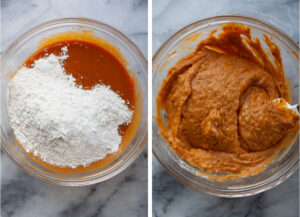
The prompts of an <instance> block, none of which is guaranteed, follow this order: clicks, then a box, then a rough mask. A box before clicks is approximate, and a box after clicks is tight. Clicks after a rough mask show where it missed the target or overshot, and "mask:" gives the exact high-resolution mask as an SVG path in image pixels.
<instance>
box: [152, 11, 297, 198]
mask: <svg viewBox="0 0 300 217" xmlns="http://www.w3.org/2000/svg"><path fill="white" fill-rule="evenodd" d="M231 19H237V20H231ZM210 21H214V22H220V21H228V22H242V21H246V22H250V23H253V22H255V23H256V24H257V25H260V26H267V27H268V28H269V29H271V30H272V31H274V34H276V35H279V36H280V37H281V38H282V40H283V41H287V42H289V43H290V44H291V45H292V46H293V47H294V48H295V49H296V51H297V55H298V56H299V45H298V44H297V43H296V42H295V41H294V40H293V39H292V38H291V37H290V36H289V35H287V34H286V33H284V32H283V31H282V30H280V29H279V28H277V27H275V26H274V25H272V24H270V23H268V22H265V21H262V20H260V19H257V18H254V17H251V16H245V15H241V14H223V15H217V16H212V17H207V18H204V19H200V20H198V21H195V22H193V23H191V24H188V25H186V26H184V27H182V28H180V29H179V30H178V31H176V32H175V33H173V34H172V35H171V36H170V37H169V38H168V39H167V40H165V42H164V43H162V45H161V46H160V47H159V48H158V49H157V50H156V51H155V54H154V56H153V58H152V63H153V66H154V65H155V62H156V61H157V59H158V58H159V57H160V53H161V52H162V51H163V50H164V49H165V48H168V47H169V46H170V45H171V44H172V43H173V42H174V41H175V40H177V39H178V35H181V34H183V33H187V32H189V31H191V30H193V29H194V27H199V26H201V25H209V22H210ZM298 59H299V58H298ZM299 62H300V60H299ZM154 78H155V74H154V73H152V83H153V80H154ZM154 97H155V96H154V95H153V92H152V100H153V98H154ZM154 106H155V105H154ZM152 109H153V108H152ZM153 118H155V117H154V116H153V115H152V119H153ZM153 127H154V124H152V130H153V131H154V129H153ZM297 134H299V133H297ZM295 138H297V135H296V136H295ZM296 142H297V141H296V140H295V141H294V143H296ZM158 143H159V142H158V141H157V139H156V138H155V136H154V134H152V144H153V147H152V153H153V154H154V156H155V157H156V159H157V160H158V162H159V163H160V164H161V165H162V166H163V167H164V168H165V169H166V170H167V171H168V173H169V174H171V175H172V176H173V177H174V178H175V179H176V180H178V181H179V182H181V183H182V184H184V185H186V186H188V187H190V188H192V189H194V190H196V191H199V192H202V193H206V194H209V195H213V196H217V197H226V198H238V197H245V196H251V195H255V194H259V193H262V192H264V191H267V190H269V189H271V188H273V187H275V186H277V185H279V184H280V183H282V182H283V181H284V180H286V179H287V178H289V177H290V176H291V175H292V174H293V173H294V172H295V171H296V170H297V169H298V167H299V151H298V157H297V159H295V160H294V162H292V164H291V165H289V167H287V169H286V170H284V171H283V173H282V174H281V176H278V177H273V176H272V179H270V180H268V182H266V183H263V184H262V185H259V186H258V187H256V188H255V186H254V188H253V186H252V187H251V188H250V189H246V190H243V189H242V190H240V189H238V190H234V191H232V192H229V191H228V190H223V189H215V188H208V187H207V186H205V185H199V181H198V180H197V181H194V182H191V181H190V180H189V179H188V178H189V177H188V178H187V177H185V176H183V175H182V172H181V171H180V172H179V171H176V169H174V166H169V165H168V164H169V162H167V161H168V160H166V159H161V158H160V157H159V153H158V152H160V150H159V149H160V147H159V145H158ZM174 154H175V155H177V154H176V153H174ZM175 166H178V165H175ZM179 167H180V166H179ZM195 182H197V183H198V184H195Z"/></svg>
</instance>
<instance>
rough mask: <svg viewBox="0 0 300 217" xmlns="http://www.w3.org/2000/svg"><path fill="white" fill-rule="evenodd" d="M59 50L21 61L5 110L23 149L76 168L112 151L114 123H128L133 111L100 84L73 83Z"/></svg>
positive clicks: (115, 147)
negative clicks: (25, 64)
mask: <svg viewBox="0 0 300 217" xmlns="http://www.w3.org/2000/svg"><path fill="white" fill-rule="evenodd" d="M66 58H68V55H67V47H64V48H63V49H62V55H61V56H55V55H53V54H50V55H49V56H47V57H45V58H41V59H38V60H36V61H35V63H34V65H33V67H32V68H27V67H22V68H21V69H19V70H18V72H17V73H16V75H15V76H14V77H13V78H12V79H11V81H10V83H9V87H8V88H9V89H8V95H7V99H8V114H9V118H10V124H11V126H12V128H13V129H14V133H15V135H16V137H17V139H18V140H19V142H20V143H21V145H23V147H24V148H25V150H26V151H27V152H31V153H33V154H34V155H35V156H39V157H40V158H41V159H42V160H44V161H46V162H48V163H50V164H54V165H57V166H61V167H72V168H75V167H77V166H80V165H84V166H86V165H88V164H90V163H92V162H94V161H97V160H100V159H103V158H104V157H105V156H106V155H107V154H109V153H113V152H116V151H117V150H118V148H119V144H120V143H121V136H120V135H119V133H118V127H119V126H120V125H122V124H124V123H127V124H128V123H129V122H130V121H131V118H132V111H130V110H129V108H128V106H127V105H126V103H125V101H124V100H123V99H121V97H120V96H119V95H118V94H116V93H115V92H113V91H112V90H111V89H110V88H109V87H107V86H104V85H98V86H95V87H94V88H93V89H92V90H83V89H82V88H81V87H78V86H76V84H75V79H74V78H73V76H71V75H67V74H66V73H65V70H64V68H63V61H64V60H65V59H66Z"/></svg>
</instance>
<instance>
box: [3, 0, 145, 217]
mask: <svg viewBox="0 0 300 217" xmlns="http://www.w3.org/2000/svg"><path fill="white" fill-rule="evenodd" d="M1 9H2V10H1V12H2V23H1V24H2V26H1V27H2V32H1V36H2V40H1V45H2V48H1V51H3V50H4V49H5V48H6V47H7V46H8V45H9V44H10V43H11V42H12V41H14V40H15V39H16V37H17V36H19V35H20V34H22V33H24V32H25V31H27V30H28V29H30V28H31V27H33V26H35V25H38V24H40V23H42V22H44V21H47V20H50V19H56V18H62V17H84V18H91V19H95V20H99V21H102V22H105V23H107V24H110V25H112V26H113V27H115V28H117V29H119V30H120V31H122V32H123V33H125V34H126V35H127V36H128V37H129V38H130V39H131V40H133V42H135V43H136V44H137V46H138V47H139V48H140V49H141V50H142V52H143V53H144V55H147V1H146V0H140V1H139V0H130V1H126V0H124V1H109V0H107V1H102V0H101V1H98V0H94V1H82V0H67V1H66V0H63V1H60V0H55V1H54V0H52V1H50V0H42V1H41V0H24V1H23V0H2V1H1ZM1 157H2V158H1V187H2V188H1V216H2V217H96V216H105V217H117V216H122V217H144V216H147V152H146V150H145V151H144V152H143V153H142V154H141V156H140V157H139V158H138V159H137V160H136V161H135V162H134V163H133V164H132V165H131V166H130V167H129V168H127V169H126V170H125V171H123V172H122V173H121V174H119V175H118V176H116V177H114V178H112V179H111V180H109V181H106V182H104V183H100V184H96V185H92V186H87V187H64V186H57V185H53V184H49V183H45V182H43V181H40V180H37V179H36V178H33V177H31V176H29V175H27V174H26V173H24V172H23V171H22V170H21V169H19V168H18V167H17V166H16V165H15V164H14V163H13V162H12V161H11V160H10V159H9V158H8V156H7V155H6V154H5V153H3V152H2V153H1Z"/></svg>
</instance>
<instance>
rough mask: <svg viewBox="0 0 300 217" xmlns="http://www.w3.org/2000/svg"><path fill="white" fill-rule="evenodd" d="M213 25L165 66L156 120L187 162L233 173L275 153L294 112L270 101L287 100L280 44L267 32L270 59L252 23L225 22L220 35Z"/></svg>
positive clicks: (250, 170) (260, 164)
mask: <svg viewBox="0 0 300 217" xmlns="http://www.w3.org/2000/svg"><path fill="white" fill-rule="evenodd" d="M214 33H215V32H212V34H211V36H210V37H209V38H208V39H207V40H205V41H203V42H201V43H200V44H199V46H198V48H197V49H196V50H195V51H194V52H193V53H191V54H189V55H187V56H186V57H184V58H182V59H181V60H180V61H179V62H178V63H177V64H176V65H175V66H174V67H172V68H171V69H170V70H169V72H168V75H167V77H166V79H165V80H164V82H163V85H162V88H161V90H160V92H159V95H158V98H157V106H158V111H160V110H161V109H164V110H165V112H166V114H167V125H168V127H166V126H164V125H163V121H162V117H161V115H158V117H157V120H158V123H159V125H160V127H161V132H162V135H163V136H164V137H165V138H166V139H167V140H168V142H169V144H170V145H171V147H172V148H173V149H174V151H175V152H176V153H177V154H179V155H180V156H181V157H182V158H184V159H185V160H187V161H188V162H189V163H191V164H193V165H195V166H198V167H200V168H202V169H204V170H208V171H211V172H215V173H224V172H230V173H235V174H236V176H235V178H237V177H244V176H249V175H253V174H256V173H258V172H260V171H261V170H262V169H263V168H265V166H266V165H267V164H269V163H270V162H271V161H272V158H273V157H274V155H275V154H276V153H278V151H279V150H280V149H281V148H282V147H283V145H282V141H283V139H284V138H285V137H286V136H287V135H288V134H289V133H290V132H291V131H295V129H296V128H297V127H298V119H299V118H298V115H297V114H296V113H294V112H292V111H290V110H288V109H287V108H285V107H282V106H278V105H277V104H276V103H274V102H273V101H272V100H274V99H276V98H279V97H282V98H285V99H286V100H287V101H288V100H289V90H288V85H287V82H286V80H285V77H284V73H283V70H282V68H283V67H282V64H281V58H280V52H279V53H278V48H277V47H274V46H275V45H274V44H272V42H271V41H270V40H268V38H267V37H266V36H265V41H266V42H267V43H268V45H270V48H271V50H272V49H273V51H274V52H272V54H273V57H274V59H275V60H276V62H275V64H272V63H271V62H270V61H269V60H268V59H267V58H264V57H266V56H267V55H266V54H265V53H264V52H263V51H262V47H261V45H260V42H259V41H258V40H256V41H254V42H253V41H252V40H251V36H250V29H249V28H246V27H244V26H240V25H236V24H230V25H226V26H224V27H223V33H221V34H220V35H219V36H218V37H215V36H214ZM242 35H243V37H245V36H246V37H247V38H248V45H249V44H250V46H252V49H249V46H248V47H247V46H245V45H244V43H245V42H244V41H243V40H242ZM253 51H256V54H259V55H253ZM275 51H276V52H275ZM159 113H160V112H159ZM254 168H255V169H254Z"/></svg>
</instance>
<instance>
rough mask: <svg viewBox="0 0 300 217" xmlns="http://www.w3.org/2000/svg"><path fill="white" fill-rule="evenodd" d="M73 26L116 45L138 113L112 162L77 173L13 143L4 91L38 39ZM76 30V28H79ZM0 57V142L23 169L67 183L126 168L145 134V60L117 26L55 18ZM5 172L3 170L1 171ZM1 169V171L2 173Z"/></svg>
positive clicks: (101, 177) (90, 181) (88, 181)
mask: <svg viewBox="0 0 300 217" xmlns="http://www.w3.org/2000/svg"><path fill="white" fill-rule="evenodd" d="M76 29H79V30H80V31H81V30H88V31H92V32H93V33H94V34H95V35H96V36H98V37H100V38H102V39H104V40H106V41H108V42H109V43H110V44H112V45H114V46H115V47H117V48H119V50H120V53H121V54H122V56H124V57H125V59H126V60H127V65H126V67H127V68H128V69H129V71H130V73H133V77H135V78H136V79H134V80H135V82H136V86H139V88H136V91H137V93H136V96H137V104H139V106H140V108H141V117H140V119H139V122H138V123H137V126H138V127H137V129H136V133H135V136H134V137H133V138H132V139H131V142H130V144H129V145H128V147H127V148H126V150H125V151H124V152H123V153H122V154H121V155H120V156H119V157H118V158H117V159H115V160H114V161H113V162H111V163H110V164H108V165H106V166H105V167H103V168H97V169H96V170H93V171H90V172H81V173H77V174H64V173H61V172H54V171H53V170H50V169H48V168H46V167H44V166H42V165H41V164H38V163H37V162H36V161H34V160H33V159H32V158H30V157H29V156H28V154H26V153H24V151H23V150H22V149H21V148H20V146H19V145H17V142H16V140H15V137H14V132H13V130H12V129H11V127H10V124H9V121H8V114H7V105H6V92H7V84H8V82H9V79H10V78H11V75H12V74H13V73H14V72H16V70H17V69H18V68H19V67H20V66H21V65H22V64H23V63H24V62H25V60H26V59H27V58H28V57H29V56H30V55H31V54H33V53H34V52H35V51H36V50H37V49H38V47H39V43H40V41H41V40H42V39H44V38H47V37H49V36H52V35H54V34H59V33H63V32H67V31H76ZM79 30H78V31H79ZM1 58H2V60H1V143H2V148H3V150H4V151H5V152H6V153H7V154H8V155H9V156H10V158H11V159H12V160H13V161H14V162H15V163H17V165H19V166H20V167H21V168H22V169H23V170H24V171H26V172H28V173H29V174H31V175H33V176H35V177H38V178H41V179H43V180H45V181H49V182H53V183H57V184H62V185H69V186H79V185H89V184H93V183H98V182H102V181H105V180H107V179H109V178H111V177H113V176H115V175H117V174H118V173H120V172H121V171H123V170H124V169H125V168H127V167H128V166H129V165H130V164H131V163H132V162H133V161H134V160H135V159H136V158H137V157H138V156H139V154H140V153H141V152H142V150H143V148H144V147H145V144H146V137H147V61H146V59H145V57H144V56H143V54H142V53H141V51H140V50H139V49H138V48H137V47H136V45H134V43H133V42H132V41H130V40H129V39H128V38H127V37H126V36H125V35H124V34H122V33H121V32H119V31H118V30H116V29H114V28H112V27H111V26H108V25H106V24H103V23H100V22H98V21H94V20H88V19H82V18H66V19H58V20H53V21H49V22H46V23H43V24H41V25H39V26H36V27H35V28H33V29H31V30H29V31H28V32H26V33H25V34H23V35H22V36H21V37H19V38H18V39H17V40H16V41H15V42H13V43H12V44H11V45H10V46H9V47H8V49H7V50H6V51H5V52H4V54H3V55H2V57H1ZM4 173H5V172H4ZM4 173H3V175H5V174H4Z"/></svg>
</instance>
